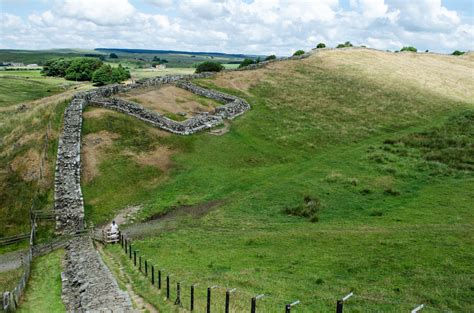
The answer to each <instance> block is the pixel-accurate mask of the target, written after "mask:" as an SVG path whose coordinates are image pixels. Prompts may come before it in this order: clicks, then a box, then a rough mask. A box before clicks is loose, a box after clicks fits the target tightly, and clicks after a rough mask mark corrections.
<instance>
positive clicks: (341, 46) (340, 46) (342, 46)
mask: <svg viewBox="0 0 474 313" xmlns="http://www.w3.org/2000/svg"><path fill="white" fill-rule="evenodd" d="M349 47H353V45H352V43H351V42H350V41H346V42H345V43H340V44H338V45H337V47H336V48H338V49H341V48H349Z"/></svg>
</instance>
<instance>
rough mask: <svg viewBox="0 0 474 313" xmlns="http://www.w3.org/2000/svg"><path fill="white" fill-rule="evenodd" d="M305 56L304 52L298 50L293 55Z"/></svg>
mask: <svg viewBox="0 0 474 313" xmlns="http://www.w3.org/2000/svg"><path fill="white" fill-rule="evenodd" d="M303 54H304V50H296V52H295V53H293V56H298V55H303Z"/></svg>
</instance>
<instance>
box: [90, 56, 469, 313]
mask: <svg viewBox="0 0 474 313" xmlns="http://www.w3.org/2000/svg"><path fill="white" fill-rule="evenodd" d="M427 64H432V65H437V66H427ZM393 68H400V69H402V70H400V71H395V72H394V71H393ZM441 68H442V69H443V70H444V71H443V73H442V74H443V75H442V76H440V75H439V74H440V72H439V70H440V69H441ZM406 69H410V70H411V71H413V72H414V73H418V75H415V74H408V72H407V70H406ZM472 69H473V63H472V61H470V60H466V59H463V58H455V57H449V56H438V55H416V56H413V55H409V54H390V53H384V52H376V51H371V50H347V51H341V50H339V51H324V52H321V53H318V54H316V55H314V56H312V57H310V58H308V59H305V60H301V61H289V62H277V63H274V64H271V65H270V66H268V67H267V68H266V69H262V70H258V71H248V72H233V73H224V74H220V75H218V76H217V78H213V79H205V80H199V81H198V82H197V83H199V84H201V85H203V86H209V87H213V88H217V89H221V90H223V91H226V92H229V93H233V94H236V95H240V96H242V97H244V98H246V99H247V100H248V102H249V103H250V104H251V105H252V110H251V111H249V112H248V113H246V114H245V115H244V116H242V117H239V118H238V119H237V120H235V121H232V122H231V126H230V130H229V132H228V133H225V134H224V135H222V136H215V135H211V134H209V133H201V134H198V135H195V136H194V135H193V136H191V137H177V136H174V135H166V134H163V133H161V132H156V131H153V130H152V129H151V128H150V127H148V126H146V125H143V124H142V123H140V122H139V121H135V120H133V119H129V118H127V117H122V116H115V115H116V114H115V113H107V112H106V111H104V110H98V109H93V110H91V111H90V112H89V113H88V116H87V117H86V122H85V125H84V128H85V133H86V135H94V134H96V135H98V136H104V133H103V132H104V131H109V132H112V133H114V134H116V135H113V136H111V135H110V134H108V136H107V137H108V138H109V139H107V140H105V141H104V140H103V142H108V144H107V145H104V146H103V147H102V149H101V150H100V153H99V157H98V158H95V156H96V154H95V153H92V152H91V155H90V156H89V158H93V159H94V158H95V160H98V161H97V162H98V165H97V168H98V169H99V170H98V171H96V172H95V175H94V176H93V177H92V178H91V179H90V180H88V182H86V183H85V184H84V195H85V201H86V204H87V212H86V215H87V217H88V218H89V219H92V220H93V221H94V222H96V223H102V222H106V221H109V220H110V217H111V216H113V213H114V212H117V211H118V210H120V209H123V208H125V207H126V206H128V205H141V206H143V209H142V210H141V211H140V212H139V213H138V218H141V219H147V218H150V217H153V216H158V215H159V214H161V213H162V212H165V211H169V210H177V211H180V210H183V211H186V212H188V214H183V215H182V217H181V218H175V219H174V220H173V219H172V220H170V219H168V220H167V221H166V222H151V223H149V224H147V225H146V227H143V226H137V227H133V226H132V227H131V228H130V231H133V233H134V234H136V235H140V236H141V238H142V239H141V240H140V241H138V242H136V245H137V246H138V248H139V249H140V251H141V252H142V253H144V254H145V255H146V256H147V258H148V259H149V260H150V261H151V262H153V263H156V264H159V266H160V267H162V268H165V269H166V271H167V272H170V273H173V275H174V277H175V279H179V280H183V281H186V282H200V283H201V286H202V287H203V288H204V286H207V285H211V284H218V285H219V286H229V287H237V288H238V290H239V293H240V294H241V295H242V297H243V299H244V300H242V301H244V302H243V303H246V305H247V301H249V300H248V299H249V298H250V295H254V294H257V293H266V294H269V297H268V298H267V299H266V300H265V310H266V311H268V312H274V311H275V310H276V309H278V310H281V309H282V308H283V305H284V304H285V303H287V302H289V301H292V300H295V299H299V300H301V301H302V305H301V306H300V307H299V311H301V312H314V311H315V310H316V311H318V310H324V311H327V310H332V309H333V306H334V303H335V299H336V298H338V297H340V296H342V295H344V294H345V293H346V292H349V291H351V290H353V291H354V293H355V294H356V297H355V298H353V299H352V300H351V301H350V304H349V305H350V308H351V309H352V310H356V311H364V312H367V311H370V312H375V311H384V312H399V311H400V310H408V309H409V308H411V307H414V306H415V305H416V304H418V303H425V304H426V305H428V306H429V307H432V308H436V309H441V310H460V311H465V310H472V309H474V303H473V301H471V300H469V299H472V297H470V294H471V293H472V291H470V289H469V287H466V286H469V285H470V284H471V282H470V277H469V272H470V267H471V263H472V261H473V260H474V253H473V252H472V251H471V250H472V249H470V247H471V246H472V244H473V240H472V238H473V236H472V235H473V222H474V216H473V213H472V210H471V209H472V204H471V202H472V201H471V200H472V198H473V197H474V193H473V190H474V188H473V187H474V178H473V175H472V174H473V164H474V159H473V157H472V156H473V153H472V152H473V145H474V142H473V138H474V136H473V135H472V134H473V129H472V125H474V123H473V121H474V120H473V118H474V106H473V102H472V96H471V95H472V94H471V92H472V90H474V88H473V87H474V83H473V80H472V76H471V73H472ZM410 73H411V72H410ZM434 86H436V87H434ZM127 149H128V150H130V151H126V150H127ZM124 150H125V151H124ZM160 152H161V153H160ZM157 155H159V156H160V157H157ZM143 159H147V160H148V161H149V162H147V163H143ZM164 160H165V161H166V162H167V163H166V162H165V164H166V166H163V162H164ZM178 216H180V215H179V214H178ZM109 252H110V253H120V252H118V251H116V250H114V249H111V250H110V251H109ZM243 295H245V297H244V296H243ZM142 296H143V297H144V298H146V296H147V295H146V294H145V293H144V294H143V295H142ZM149 302H153V301H151V300H150V301H149ZM262 305H263V304H262Z"/></svg>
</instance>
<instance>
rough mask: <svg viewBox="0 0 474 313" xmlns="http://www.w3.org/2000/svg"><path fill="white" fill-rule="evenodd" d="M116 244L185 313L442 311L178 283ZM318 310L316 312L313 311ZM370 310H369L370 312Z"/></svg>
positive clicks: (349, 297)
mask: <svg viewBox="0 0 474 313" xmlns="http://www.w3.org/2000/svg"><path fill="white" fill-rule="evenodd" d="M119 244H120V245H121V249H122V251H123V253H125V256H126V259H128V261H129V262H130V263H131V264H132V265H133V267H135V268H136V270H137V271H139V272H140V273H141V274H142V275H143V276H144V277H145V278H146V280H147V281H148V283H149V284H150V285H151V286H153V287H155V288H156V289H157V290H159V292H160V294H161V295H162V297H163V299H164V300H166V302H167V303H169V304H173V305H175V306H176V307H177V311H189V312H206V313H210V312H225V313H230V312H249V311H250V312H251V313H256V312H272V313H273V312H285V313H291V312H322V311H327V310H328V308H331V307H332V308H333V310H335V311H336V313H343V312H344V311H346V312H413V313H416V312H420V311H421V310H427V311H430V312H442V311H443V310H441V309H437V308H435V307H431V306H428V305H426V304H413V303H407V302H400V301H390V300H388V299H386V298H383V299H380V298H371V297H366V296H363V295H357V294H354V293H353V292H350V293H348V294H346V295H345V296H343V297H341V298H337V297H334V298H319V299H312V301H311V303H304V302H301V301H299V300H298V299H294V300H293V301H291V302H283V301H282V300H281V297H279V296H276V295H272V294H257V295H252V294H250V293H249V292H247V291H245V290H242V289H238V288H230V287H228V286H219V285H208V284H200V283H198V282H190V281H182V280H180V279H179V277H176V276H175V275H173V273H171V272H169V271H167V270H166V269H163V268H161V267H160V266H159V265H157V264H155V263H154V262H153V261H150V260H149V259H147V258H146V257H145V256H143V255H141V254H140V251H139V250H137V249H136V248H135V247H134V246H133V245H132V240H131V239H129V238H127V237H126V236H125V235H124V234H120V237H119ZM317 308H320V309H317ZM371 308H373V309H371Z"/></svg>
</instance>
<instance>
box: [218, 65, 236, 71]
mask: <svg viewBox="0 0 474 313" xmlns="http://www.w3.org/2000/svg"><path fill="white" fill-rule="evenodd" d="M222 65H224V67H225V68H226V69H228V70H233V69H236V68H238V67H239V64H222Z"/></svg>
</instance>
